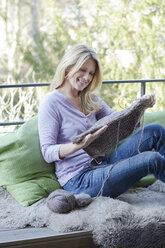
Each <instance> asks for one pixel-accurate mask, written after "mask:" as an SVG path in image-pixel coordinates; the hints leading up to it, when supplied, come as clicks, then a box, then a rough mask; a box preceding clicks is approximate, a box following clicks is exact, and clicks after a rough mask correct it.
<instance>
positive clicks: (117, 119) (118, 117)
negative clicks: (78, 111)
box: [72, 94, 156, 158]
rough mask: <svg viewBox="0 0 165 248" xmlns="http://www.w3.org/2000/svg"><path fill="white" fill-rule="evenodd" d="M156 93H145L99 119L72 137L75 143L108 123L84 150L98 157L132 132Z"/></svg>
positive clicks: (151, 104) (150, 105) (153, 100)
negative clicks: (127, 104)
mask: <svg viewBox="0 0 165 248" xmlns="http://www.w3.org/2000/svg"><path fill="white" fill-rule="evenodd" d="M155 101H156V100H155V96H154V94H150V95H144V96H142V97H140V98H139V99H137V100H136V101H135V102H134V103H133V104H132V105H131V106H130V107H128V108H126V109H124V110H121V111H119V112H114V113H112V114H111V115H108V116H105V117H103V118H102V119H100V120H98V121H97V122H96V123H95V125H94V126H93V127H91V128H90V129H89V130H87V131H85V132H83V133H82V134H80V135H78V136H76V137H74V138H73V139H72V142H73V143H79V142H80V141H82V140H83V138H84V137H85V136H86V135H87V134H89V133H94V132H95V131H96V130H98V129H99V128H101V127H103V126H104V125H107V126H108V128H107V129H106V131H105V132H104V133H102V134H101V135H100V136H99V137H98V138H97V139H95V140H94V141H93V142H92V143H91V144H89V145H88V146H87V147H86V148H84V150H85V151H86V152H87V153H88V154H89V155H90V156H92V157H94V158H96V157H98V156H100V155H103V154H105V153H106V152H108V151H109V150H110V149H111V148H113V147H115V146H116V145H117V144H118V143H119V142H120V141H121V140H123V139H125V138H127V137H128V136H129V135H131V134H132V132H133V131H134V129H135V127H136V126H137V125H138V123H139V122H140V119H141V117H142V116H143V114H144V112H145V110H146V109H147V108H149V107H153V105H154V104H155Z"/></svg>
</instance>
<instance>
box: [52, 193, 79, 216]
mask: <svg viewBox="0 0 165 248" xmlns="http://www.w3.org/2000/svg"><path fill="white" fill-rule="evenodd" d="M47 206H48V208H49V209H50V210H51V211H53V212H55V213H67V212H69V211H71V210H73V209H74V207H75V197H74V195H73V194H72V193H70V192H68V191H65V190H63V189H57V190H55V191H53V192H52V193H51V194H50V195H49V196H48V198H47Z"/></svg>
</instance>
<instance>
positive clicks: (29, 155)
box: [0, 117, 60, 206]
mask: <svg viewBox="0 0 165 248" xmlns="http://www.w3.org/2000/svg"><path fill="white" fill-rule="evenodd" d="M0 186H2V187H4V188H6V189H7V190H8V191H9V192H10V193H11V195H13V197H14V198H15V199H16V200H17V201H18V202H19V203H20V204H22V205H23V206H29V205H31V204H33V203H34V202H36V201H38V200H39V199H41V198H43V197H46V196H48V194H50V193H51V192H52V191H54V190H56V189H57V188H60V185H59V183H58V181H57V178H56V177H55V173H54V164H53V163H51V164H48V163H46V162H45V161H44V159H43V158H42V155H41V152H40V145H39V137H38V118H37V117H33V118H31V119H30V120H29V121H27V122H26V123H25V124H23V125H22V126H21V127H20V128H19V129H18V130H17V131H16V132H15V133H10V134H7V135H4V136H1V137H0Z"/></svg>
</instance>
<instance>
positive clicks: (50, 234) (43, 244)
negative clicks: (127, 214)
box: [0, 227, 96, 248]
mask: <svg viewBox="0 0 165 248" xmlns="http://www.w3.org/2000/svg"><path fill="white" fill-rule="evenodd" d="M0 247H12V248H19V247H20V248H24V247H26V248H34V247H35V248H48V247H49V248H68V247H70V248H96V246H95V245H94V243H93V239H92V231H90V230H89V231H78V232H70V233H56V232H54V231H52V230H51V229H49V228H46V227H43V228H31V227H28V228H24V229H16V230H7V229H0Z"/></svg>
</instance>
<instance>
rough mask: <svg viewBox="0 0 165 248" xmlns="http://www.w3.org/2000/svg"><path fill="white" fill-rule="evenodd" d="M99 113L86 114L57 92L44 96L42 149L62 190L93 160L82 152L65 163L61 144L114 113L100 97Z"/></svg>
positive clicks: (73, 155)
mask: <svg viewBox="0 0 165 248" xmlns="http://www.w3.org/2000/svg"><path fill="white" fill-rule="evenodd" d="M96 99H97V101H99V103H100V107H101V108H100V110H99V111H97V112H91V113H90V114H88V115H85V114H83V113H82V112H81V111H79V110H78V109H77V108H76V107H74V106H73V105H72V104H71V103H70V102H69V101H68V100H67V98H66V97H65V96H64V95H63V94H61V93H60V92H58V91H57V90H54V91H52V92H49V93H47V94H46V95H45V97H44V99H43V100H42V102H41V104H40V107H39V112H38V129H39V139H40V147H41V152H42V155H43V158H44V160H45V161H46V162H48V163H51V162H54V163H55V172H56V176H57V178H58V181H59V183H60V184H61V186H64V185H65V183H66V182H67V181H68V180H70V179H71V178H72V177H74V176H75V175H77V174H78V173H79V172H80V171H82V170H83V169H85V168H87V167H89V164H90V162H91V160H92V158H91V157H90V156H89V155H88V154H87V153H86V152H85V151H84V150H83V149H80V150H78V151H77V152H74V153H72V154H70V155H68V156H66V157H64V158H62V159H60V157H59V149H60V146H61V144H67V143H71V138H72V137H74V136H76V135H78V134H80V133H82V132H84V131H86V130H87V129H89V128H90V127H91V126H92V125H93V124H94V123H95V122H96V121H97V120H99V119H100V118H102V117H104V116H106V115H109V114H111V113H112V112H113V110H112V109H111V108H110V107H109V106H108V105H107V104H106V103H105V102H104V101H103V100H101V99H100V98H99V97H96Z"/></svg>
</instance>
